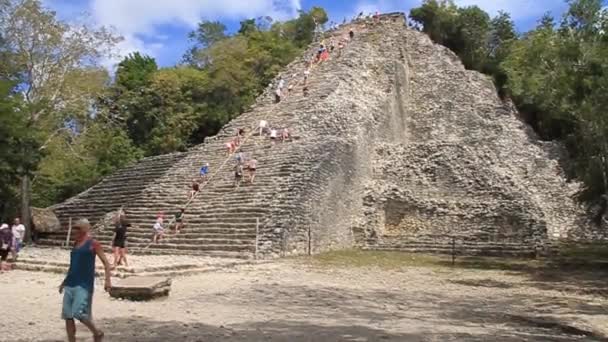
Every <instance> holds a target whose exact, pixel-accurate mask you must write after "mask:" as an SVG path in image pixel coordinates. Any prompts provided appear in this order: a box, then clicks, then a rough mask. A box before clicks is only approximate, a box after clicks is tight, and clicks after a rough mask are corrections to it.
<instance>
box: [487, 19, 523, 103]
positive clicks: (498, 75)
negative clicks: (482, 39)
mask: <svg viewBox="0 0 608 342" xmlns="http://www.w3.org/2000/svg"><path fill="white" fill-rule="evenodd" d="M516 40H517V34H516V33H515V24H514V23H513V20H511V16H510V15H509V14H508V13H506V12H502V11H501V12H498V15H497V16H496V17H494V18H493V19H492V21H491V23H490V37H489V41H488V49H487V50H488V56H487V58H486V63H485V65H484V66H483V72H485V73H487V74H490V75H492V76H493V77H494V81H495V82H496V85H497V88H498V89H499V90H501V92H502V89H503V87H504V85H505V83H506V82H507V75H506V74H505V73H504V72H503V71H502V70H501V69H500V63H502V62H503V61H504V60H505V58H507V56H508V55H509V52H510V49H511V45H512V44H513V43H514V42H515V41H516Z"/></svg>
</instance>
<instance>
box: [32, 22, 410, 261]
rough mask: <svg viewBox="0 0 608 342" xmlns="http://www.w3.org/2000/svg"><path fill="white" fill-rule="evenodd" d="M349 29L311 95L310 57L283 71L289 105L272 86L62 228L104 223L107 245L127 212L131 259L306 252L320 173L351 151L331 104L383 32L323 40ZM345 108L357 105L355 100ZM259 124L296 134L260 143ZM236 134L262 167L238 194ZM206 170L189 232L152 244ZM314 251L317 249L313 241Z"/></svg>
mask: <svg viewBox="0 0 608 342" xmlns="http://www.w3.org/2000/svg"><path fill="white" fill-rule="evenodd" d="M400 18H402V16H401V17H400ZM385 19H386V22H387V24H391V23H392V24H393V25H402V24H399V23H398V22H397V24H395V22H396V20H395V18H394V17H390V18H389V17H387V18H385ZM352 27H356V28H357V30H358V35H357V39H355V40H354V41H353V42H352V43H351V44H349V45H348V46H347V47H346V48H345V51H344V52H343V55H342V56H341V58H335V57H332V59H330V60H329V61H327V62H324V63H322V64H320V65H318V66H316V67H315V68H314V69H313V71H312V72H311V74H310V76H309V79H308V89H309V92H308V96H304V94H303V90H302V85H301V83H300V82H301V81H302V80H303V71H304V70H305V58H304V57H303V58H300V59H298V60H296V61H294V62H293V63H291V64H290V65H288V66H287V67H286V69H285V70H284V71H283V72H282V75H283V77H284V79H286V81H287V84H290V83H296V84H297V85H296V86H295V87H294V88H293V91H292V92H291V94H289V95H288V96H287V97H286V98H285V99H284V100H283V101H281V102H280V103H278V104H275V103H273V92H272V90H273V88H272V87H269V88H268V89H266V91H265V92H264V93H263V94H262V95H261V96H260V98H259V99H258V101H257V103H256V104H255V105H254V106H253V107H252V108H251V110H250V111H249V112H247V113H244V114H242V115H240V116H239V117H237V118H235V119H234V120H232V121H231V122H230V123H229V124H227V125H226V126H225V127H224V128H223V129H222V131H221V132H220V133H219V134H217V135H216V136H214V137H210V138H207V139H206V140H205V143H204V144H202V145H199V146H196V147H194V148H192V149H190V150H189V151H187V152H184V153H181V154H174V155H167V156H160V157H155V158H147V159H144V160H143V161H141V162H140V163H138V164H137V165H135V166H133V167H131V168H127V169H124V170H121V171H119V172H117V173H116V174H115V175H113V176H111V177H108V178H107V179H104V181H102V182H101V183H100V184H98V185H97V186H95V187H93V188H91V189H90V190H88V191H87V192H85V193H83V194H80V195H79V196H77V197H75V198H73V199H71V200H69V201H66V202H65V203H62V204H60V205H57V206H55V207H54V209H55V212H56V214H57V215H58V216H59V217H60V220H61V222H62V223H63V224H64V226H65V228H66V229H67V222H68V220H69V218H70V217H88V218H89V219H90V220H91V221H92V222H93V223H99V224H98V225H97V227H96V228H97V230H96V237H97V238H98V239H99V240H101V241H102V242H103V243H104V244H105V245H109V244H110V241H111V238H112V235H113V233H112V227H111V226H109V225H108V224H107V222H102V220H101V219H102V218H103V216H104V215H105V214H106V213H108V212H111V211H114V210H116V209H118V208H120V207H121V206H123V207H124V210H125V212H126V216H127V217H128V219H129V221H130V222H131V224H132V227H131V228H130V230H129V231H128V247H129V251H130V252H135V253H141V254H192V255H205V256H218V257H230V258H254V257H256V253H257V252H258V251H259V252H260V253H261V254H264V256H277V255H279V254H280V253H281V252H285V250H286V248H287V247H286V245H288V243H286V241H287V240H290V241H295V242H294V244H297V246H298V247H293V248H294V249H296V248H297V249H298V251H296V252H297V253H301V252H303V250H302V249H303V247H302V246H304V245H305V244H306V243H304V242H303V241H302V239H303V236H305V235H306V229H308V236H309V237H308V238H309V239H310V229H311V228H310V224H309V223H308V221H307V220H309V217H311V216H313V215H312V214H311V211H314V209H315V208H314V207H315V205H318V204H319V203H322V201H321V199H322V198H323V196H325V195H324V194H325V192H324V191H323V190H324V188H325V184H326V183H327V180H328V179H329V177H333V174H332V173H331V172H329V171H328V170H324V169H323V167H324V165H325V164H334V161H332V153H334V152H336V153H339V152H340V151H343V150H345V149H347V148H346V147H345V146H347V145H348V144H345V143H344V141H340V140H339V139H338V137H339V135H340V134H341V133H342V132H348V131H349V127H347V126H344V125H343V123H342V122H340V121H336V118H334V117H332V115H331V111H332V110H334V109H335V106H336V105H335V103H334V102H332V101H329V100H328V98H330V97H331V96H332V94H334V93H335V92H336V90H337V89H340V85H342V84H343V83H344V82H345V80H346V79H348V78H349V77H350V78H352V75H353V69H356V67H357V64H363V63H371V61H366V60H365V57H366V53H365V51H367V50H369V49H371V48H372V47H373V46H374V44H376V43H375V40H376V38H377V36H378V31H379V30H381V26H378V30H371V29H370V30H367V29H365V28H364V26H363V25H362V24H361V23H355V24H352V25H346V26H343V27H342V28H340V29H339V30H337V31H334V32H330V33H328V35H327V37H326V38H329V36H336V37H338V36H339V37H344V36H347V34H348V31H349V30H350V29H351V28H352ZM316 49H317V45H316V44H313V45H311V47H310V48H309V49H308V51H306V55H312V54H314V52H315V51H316ZM380 52H381V51H380ZM389 54H390V56H386V59H387V60H389V59H391V58H393V57H394V56H393V55H394V52H393V51H389ZM294 75H296V76H295V77H294ZM359 91H360V92H361V93H356V92H355V93H353V95H357V94H358V95H359V96H361V95H363V94H364V92H365V89H361V90H359ZM383 92H384V91H383ZM355 99H356V98H353V99H350V100H355ZM345 106H351V107H350V108H353V106H352V105H351V104H350V103H348V102H346V103H345ZM319 115H321V116H322V117H319ZM260 120H266V121H268V122H269V123H270V126H271V127H275V128H285V127H287V128H289V129H290V131H291V133H292V135H293V136H292V138H291V139H290V140H289V141H286V142H283V143H281V142H276V143H273V142H272V141H271V140H270V139H269V138H268V137H267V136H259V135H258V133H257V125H258V123H259V121H260ZM239 128H245V130H246V134H245V135H246V139H245V141H244V142H243V143H242V145H241V146H240V149H239V152H242V153H244V154H245V155H246V156H247V157H254V158H255V159H257V161H258V169H257V175H256V179H255V183H254V184H249V183H247V182H246V181H245V180H246V179H247V171H245V177H244V182H243V184H241V186H240V187H239V188H238V189H237V188H235V187H234V185H233V182H234V176H233V167H234V165H235V158H234V155H231V156H228V155H227V153H226V148H225V143H226V142H227V141H229V139H231V138H233V137H234V135H235V133H236V131H237V129H239ZM333 140H335V141H333ZM204 163H209V164H210V175H211V179H210V181H209V182H208V183H207V184H205V185H202V184H201V186H202V188H201V191H200V192H199V193H198V195H197V196H196V197H195V198H194V200H192V201H191V202H190V204H189V206H188V207H187V209H186V213H185V216H184V223H185V227H184V229H183V230H182V232H181V233H180V234H178V235H174V234H167V235H166V237H165V239H163V240H162V241H161V242H160V243H158V244H150V242H151V238H152V233H153V229H152V226H153V224H154V222H155V219H156V215H157V214H158V213H159V212H161V211H162V212H164V213H165V214H166V216H165V217H166V218H165V224H166V223H167V222H168V221H172V218H173V214H174V213H175V212H177V211H178V210H179V208H181V207H183V206H185V204H186V203H187V202H188V198H187V195H188V192H189V190H190V184H191V181H192V179H193V178H195V177H198V170H199V168H200V167H201V166H202V165H203V164H204ZM329 214H331V213H329ZM165 228H166V232H169V230H168V229H167V228H168V227H165ZM65 234H66V232H65V229H64V231H63V232H61V233H60V234H55V235H51V236H47V237H45V238H43V239H41V240H40V244H41V245H44V246H59V245H61V244H62V243H63V242H64V240H65ZM319 240H320V238H319ZM308 245H309V246H311V242H310V241H308Z"/></svg>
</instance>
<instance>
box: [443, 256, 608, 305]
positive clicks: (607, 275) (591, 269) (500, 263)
mask: <svg viewBox="0 0 608 342" xmlns="http://www.w3.org/2000/svg"><path fill="white" fill-rule="evenodd" d="M438 264H439V265H441V266H444V267H451V263H450V262H448V261H447V260H442V261H439V262H438ZM456 267H458V268H465V269H477V270H500V271H508V272H511V273H512V274H515V275H518V276H525V277H527V278H528V279H529V282H528V283H527V285H531V286H534V287H536V288H538V289H542V290H558V291H563V292H569V293H577V294H592V295H598V296H603V297H608V282H607V281H606V279H608V264H607V263H606V262H605V261H603V260H597V261H588V260H585V261H580V260H568V259H547V260H538V261H533V260H517V259H515V262H514V259H508V258H506V259H499V258H482V257H460V258H458V259H457V263H456ZM488 286H491V285H488ZM500 286H506V285H498V286H494V287H500Z"/></svg>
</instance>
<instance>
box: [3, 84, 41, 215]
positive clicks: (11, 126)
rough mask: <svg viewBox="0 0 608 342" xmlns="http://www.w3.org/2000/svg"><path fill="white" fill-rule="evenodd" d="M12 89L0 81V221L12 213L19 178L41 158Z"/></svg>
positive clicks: (33, 168) (17, 198) (16, 197)
mask: <svg viewBox="0 0 608 342" xmlns="http://www.w3.org/2000/svg"><path fill="white" fill-rule="evenodd" d="M13 86H14V84H13V83H12V82H9V81H6V80H1V79H0V113H1V114H0V219H3V218H7V217H9V216H14V215H15V214H16V207H17V206H18V202H19V195H18V192H19V189H18V184H19V178H20V176H21V175H23V174H24V173H25V172H31V171H33V170H35V169H36V165H37V163H38V161H39V159H40V156H41V155H40V153H39V151H38V144H37V142H36V140H35V139H33V138H32V136H31V135H29V134H28V130H27V122H26V120H25V118H24V117H23V115H21V114H20V113H19V109H20V106H21V105H22V103H21V98H20V97H19V96H17V95H16V94H14V93H13V92H12V88H13Z"/></svg>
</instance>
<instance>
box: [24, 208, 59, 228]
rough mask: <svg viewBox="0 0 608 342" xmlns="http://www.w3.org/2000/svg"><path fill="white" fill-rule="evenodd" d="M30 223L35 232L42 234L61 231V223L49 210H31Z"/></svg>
mask: <svg viewBox="0 0 608 342" xmlns="http://www.w3.org/2000/svg"><path fill="white" fill-rule="evenodd" d="M31 211H32V222H33V223H34V227H36V230H37V231H39V232H42V233H53V232H58V231H59V230H61V223H60V222H59V219H58V218H57V216H55V213H54V212H53V210H51V209H41V208H31Z"/></svg>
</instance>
